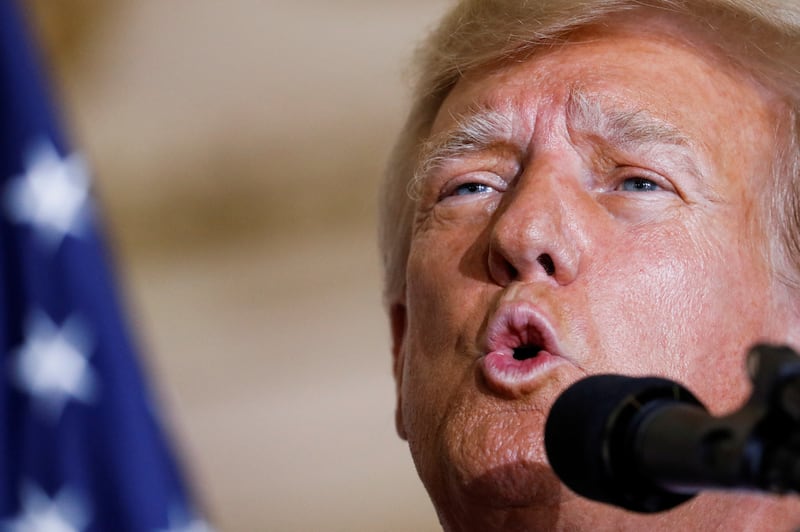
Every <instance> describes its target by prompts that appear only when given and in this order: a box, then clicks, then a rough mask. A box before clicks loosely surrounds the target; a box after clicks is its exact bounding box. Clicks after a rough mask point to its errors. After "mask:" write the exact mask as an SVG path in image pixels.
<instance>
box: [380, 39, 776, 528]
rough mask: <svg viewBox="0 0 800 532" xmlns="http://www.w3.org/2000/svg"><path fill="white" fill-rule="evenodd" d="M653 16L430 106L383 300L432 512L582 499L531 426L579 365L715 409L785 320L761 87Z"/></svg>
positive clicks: (402, 405)
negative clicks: (413, 190) (773, 268)
mask: <svg viewBox="0 0 800 532" xmlns="http://www.w3.org/2000/svg"><path fill="white" fill-rule="evenodd" d="M658 35H661V34H653V35H649V36H648V37H647V38H645V37H643V34H638V33H637V32H636V31H635V30H634V29H630V28H629V29H628V30H627V31H615V32H611V31H609V30H607V29H606V30H604V32H602V33H601V32H593V33H585V34H584V35H582V37H581V38H580V39H577V38H576V39H574V40H573V42H571V43H570V44H567V45H563V46H560V47H557V48H555V49H552V50H550V51H547V52H543V53H540V54H538V55H537V56H535V57H533V58H529V59H527V60H525V61H522V62H517V63H513V64H509V65H506V66H503V67H500V68H496V69H493V70H491V71H484V72H482V73H480V74H474V75H472V76H468V77H467V78H466V79H464V80H462V81H461V82H459V84H458V85H457V86H456V87H455V89H454V90H453V91H452V92H451V94H450V95H449V96H448V97H447V99H446V100H445V102H444V104H443V106H442V108H441V109H440V111H439V113H438V116H437V119H436V121H435V124H434V126H433V131H432V134H431V143H430V144H431V146H430V147H429V149H428V150H427V151H426V156H427V157H428V158H429V159H430V161H429V163H430V164H428V165H427V168H425V169H424V171H423V172H422V173H421V176H420V181H419V183H418V188H417V192H418V198H419V199H418V206H417V210H416V215H415V220H414V225H413V237H412V244H411V252H410V256H409V259H408V273H407V289H406V293H405V300H404V301H402V302H401V305H400V306H398V307H397V308H396V311H395V314H394V319H395V326H396V334H397V337H396V348H397V353H396V354H397V356H398V365H397V368H398V375H397V377H398V393H399V411H398V428H399V430H400V432H401V434H403V435H404V436H405V437H406V438H407V439H408V442H409V445H410V447H411V451H412V454H413V456H414V460H415V462H416V465H417V468H418V470H419V473H420V476H421V477H422V479H423V481H424V483H425V485H426V487H427V489H428V491H429V492H430V494H431V496H432V498H433V500H434V502H435V503H436V505H437V507H438V509H439V511H440V515H442V516H443V518H444V519H445V520H447V519H450V518H452V516H450V517H448V514H450V513H458V511H460V510H459V508H460V505H471V504H475V505H479V506H482V507H496V508H501V507H512V506H513V507H517V508H522V507H525V506H528V505H537V506H540V507H543V508H557V507H558V506H559V505H562V504H564V503H565V502H569V501H570V500H572V503H571V504H575V503H576V501H575V499H574V496H573V495H571V494H569V493H568V492H566V490H564V488H561V487H559V484H558V483H557V481H556V480H555V477H554V476H553V474H552V472H551V471H549V469H548V468H547V465H546V457H545V453H544V450H543V442H542V428H543V425H544V422H545V419H546V416H547V413H548V411H549V409H550V406H551V404H552V402H553V401H554V400H555V398H556V397H557V396H558V394H559V393H560V392H561V391H563V390H564V388H565V387H566V386H568V385H569V384H570V383H572V382H574V381H575V380H577V379H579V378H581V377H584V376H586V375H589V374H595V373H609V372H611V373H623V374H635V375H644V374H656V375H661V376H667V377H670V378H673V379H675V380H678V381H680V382H682V383H684V385H686V386H687V387H688V388H689V389H691V390H692V391H693V392H695V393H696V395H697V396H698V397H699V399H700V400H701V401H703V402H704V403H705V404H706V405H707V406H708V407H709V408H710V410H711V411H712V412H714V413H721V412H726V411H730V410H732V409H733V408H735V407H736V406H737V405H738V404H739V402H740V401H741V400H742V399H743V398H744V397H745V396H746V394H747V390H748V380H747V378H746V376H745V372H744V364H743V360H744V358H743V357H744V352H745V350H746V348H747V347H748V346H749V345H750V344H752V343H753V342H755V341H757V340H761V339H770V340H772V341H785V339H786V327H787V324H786V322H785V321H786V320H785V319H783V318H784V316H783V314H782V312H783V311H782V310H781V308H782V307H781V305H780V304H779V303H777V301H779V299H780V298H779V296H777V295H776V294H778V293H779V289H777V288H776V287H774V286H773V282H772V280H771V276H770V271H769V267H768V264H767V260H768V258H767V253H768V251H767V250H768V243H767V241H766V240H765V237H764V236H763V235H764V234H765V233H766V232H767V231H766V229H765V227H764V224H763V221H762V213H761V207H760V205H761V203H760V201H761V200H760V196H759V194H761V193H762V188H761V187H764V186H765V184H766V183H767V182H768V180H769V178H768V172H769V168H770V156H771V153H772V152H773V150H774V141H773V137H772V136H771V131H772V127H771V125H770V124H771V123H773V122H774V119H773V117H772V115H771V114H770V111H769V109H768V108H767V105H766V103H765V96H764V94H763V93H762V92H761V91H759V90H757V89H756V88H755V87H754V86H753V85H751V84H749V83H748V82H746V81H744V80H743V76H741V77H737V76H736V75H735V74H733V73H732V72H731V71H730V70H727V69H725V68H723V67H722V66H721V65H720V64H718V63H716V62H715V61H714V60H712V59H711V58H710V57H709V55H707V54H703V55H700V54H698V53H697V52H696V51H695V50H693V49H692V48H690V47H689V46H688V45H685V44H679V43H678V41H677V40H672V39H671V38H668V37H658ZM403 308H404V309H405V312H402V311H400V310H402V309H403ZM397 309H400V310H397ZM529 357H532V358H529ZM562 510H563V509H562ZM556 513H557V512H556Z"/></svg>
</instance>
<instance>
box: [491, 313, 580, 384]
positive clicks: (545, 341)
mask: <svg viewBox="0 0 800 532" xmlns="http://www.w3.org/2000/svg"><path fill="white" fill-rule="evenodd" d="M530 345H536V346H539V347H540V349H539V350H538V353H537V354H536V356H534V357H533V358H528V359H526V360H517V359H515V358H514V350H515V349H517V348H519V347H521V346H530ZM484 347H485V355H484V356H483V357H481V358H480V360H479V367H480V370H481V372H482V374H483V377H484V379H485V381H486V384H487V385H488V386H489V388H490V389H492V390H493V391H495V392H496V393H499V394H501V395H504V396H507V397H512V398H516V397H521V396H524V395H527V394H529V393H531V392H533V391H534V390H535V389H536V388H537V386H538V385H539V383H540V382H541V380H542V377H543V376H544V374H545V373H548V372H549V371H550V370H551V369H553V368H554V367H556V366H559V365H561V364H563V363H564V362H566V360H565V358H564V357H563V356H562V354H561V350H560V349H559V346H558V341H557V338H556V334H555V330H554V329H553V326H552V325H551V323H550V321H549V320H548V319H547V318H546V317H545V315H544V314H543V313H542V312H541V311H540V310H539V309H538V308H536V307H535V306H533V305H531V304H530V303H526V302H515V303H507V304H505V305H502V306H501V307H500V308H498V310H497V312H495V315H494V318H493V319H492V320H491V321H490V322H489V324H488V326H487V327H486V333H485V346H484Z"/></svg>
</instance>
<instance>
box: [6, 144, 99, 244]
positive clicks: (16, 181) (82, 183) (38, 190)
mask: <svg viewBox="0 0 800 532" xmlns="http://www.w3.org/2000/svg"><path fill="white" fill-rule="evenodd" d="M88 202H89V176H88V173H87V169H86V164H85V163H84V161H83V159H82V158H81V157H79V156H78V155H76V154H72V155H70V156H68V157H65V158H61V157H60V156H59V154H58V152H57V151H56V149H55V147H54V146H53V144H52V143H50V142H47V141H41V142H39V143H37V144H35V145H34V147H33V148H32V149H31V150H30V152H29V153H28V157H26V159H25V173H24V174H22V175H20V176H16V177H14V178H12V179H10V180H9V183H8V186H7V188H6V192H5V206H6V211H7V212H8V216H9V218H11V220H13V221H14V222H17V223H20V224H30V225H32V226H33V227H34V228H35V229H36V230H37V231H38V232H39V234H40V235H41V236H42V237H43V238H44V240H45V242H46V243H47V244H48V245H50V246H51V247H52V248H58V246H59V245H60V244H61V242H62V241H63V239H64V237H65V236H66V235H67V234H71V235H72V236H76V237H77V236H80V233H81V229H82V227H83V223H84V221H85V217H86V216H87V214H88V210H87V206H88Z"/></svg>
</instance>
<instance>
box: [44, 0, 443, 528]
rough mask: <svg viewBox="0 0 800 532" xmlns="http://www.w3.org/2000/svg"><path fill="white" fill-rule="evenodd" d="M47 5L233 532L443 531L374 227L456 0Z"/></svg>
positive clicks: (199, 468) (146, 299)
mask: <svg viewBox="0 0 800 532" xmlns="http://www.w3.org/2000/svg"><path fill="white" fill-rule="evenodd" d="M33 3H34V4H35V5H37V6H38V7H39V11H38V12H39V16H40V18H39V21H40V22H39V23H40V25H41V26H40V27H41V28H43V31H44V33H45V34H46V35H47V36H48V42H50V43H51V46H50V54H51V57H53V61H54V62H55V64H56V65H57V66H58V68H57V70H56V72H57V77H58V79H59V81H60V84H61V85H62V87H63V93H62V101H63V104H64V107H65V111H66V115H67V117H68V118H69V121H70V124H71V126H72V129H73V132H74V135H73V136H74V137H75V138H76V140H77V142H78V143H79V144H80V145H81V147H83V148H84V151H85V152H86V154H87V155H88V157H89V159H90V160H91V162H92V163H93V165H94V168H95V171H96V174H97V176H96V185H97V191H98V194H99V196H100V198H101V201H102V202H103V205H104V207H105V210H106V219H107V221H108V222H109V230H110V232H111V235H112V237H113V239H114V242H115V244H116V245H115V252H116V256H117V259H118V263H119V273H120V277H121V279H122V281H123V282H124V285H125V288H126V290H127V293H128V296H129V297H128V303H129V306H130V309H131V312H132V316H133V321H134V324H135V326H136V327H137V332H138V335H139V337H140V339H141V343H142V345H143V351H144V352H145V355H146V357H147V362H148V364H149V365H150V367H151V369H152V370H153V374H154V376H155V377H156V379H157V383H158V385H159V388H160V390H161V393H162V396H163V400H164V403H165V405H166V406H167V407H168V410H169V413H170V415H171V419H172V420H173V430H174V432H175V433H176V436H177V438H178V440H179V443H180V446H181V447H182V449H183V451H184V455H185V458H186V460H187V462H188V463H189V465H190V466H191V469H192V472H193V475H194V477H195V480H196V483H197V485H198V487H199V488H200V490H201V491H202V493H203V494H204V497H205V499H206V502H207V504H208V506H209V509H210V512H211V514H212V516H213V518H214V519H215V521H216V523H217V524H218V526H219V528H220V529H221V530H230V531H256V530H399V531H402V530H408V531H411V530H435V529H436V528H437V526H436V520H435V517H434V516H433V512H432V509H431V508H430V504H429V502H428V500H427V497H426V496H425V493H424V491H423V488H422V487H421V485H420V484H419V482H418V480H417V478H416V475H415V473H414V470H413V465H412V463H411V460H410V458H409V456H408V452H407V449H406V446H405V444H404V443H402V442H401V441H400V440H399V439H397V438H396V436H395V434H394V429H393V425H392V422H393V413H392V411H393V401H394V397H393V384H392V381H391V376H390V365H389V352H388V332H387V327H386V324H385V319H384V316H383V313H382V310H381V308H380V298H379V292H380V287H379V272H378V264H377V253H376V251H375V246H374V243H373V240H374V238H373V236H374V232H375V230H374V225H375V207H374V197H375V194H376V185H377V179H378V176H379V174H380V171H381V166H382V164H383V161H384V159H385V157H386V155H387V152H388V149H389V146H390V144H391V139H392V137H393V135H394V134H395V132H396V131H397V129H398V128H399V125H400V122H401V120H402V113H403V110H404V108H405V106H406V85H405V83H404V81H403V78H402V68H403V66H404V65H405V61H406V59H407V58H408V56H409V54H410V53H411V50H412V47H413V44H414V43H415V42H416V41H418V40H419V39H420V38H421V36H422V35H423V34H424V31H425V29H426V28H429V27H430V26H431V24H432V23H433V21H434V20H435V19H436V18H437V17H438V16H439V14H440V13H441V12H442V11H443V10H444V8H445V5H446V3H447V2H445V1H444V0H436V1H431V0H425V1H423V0H417V1H410V0H404V1H403V2H376V1H371V0H342V1H338V2H330V1H324V0H311V1H308V2H302V3H301V2H292V1H290V0H265V1H258V0H237V1H221V0H170V1H167V2H165V1H163V0H118V1H115V2H104V1H101V0H98V1H87V0H84V1H81V2H74V3H71V2H64V3H63V4H70V5H71V7H69V8H65V7H63V4H62V3H53V2H48V1H46V0H43V1H39V2H33ZM59 4H61V6H59ZM48 6H49V7H48Z"/></svg>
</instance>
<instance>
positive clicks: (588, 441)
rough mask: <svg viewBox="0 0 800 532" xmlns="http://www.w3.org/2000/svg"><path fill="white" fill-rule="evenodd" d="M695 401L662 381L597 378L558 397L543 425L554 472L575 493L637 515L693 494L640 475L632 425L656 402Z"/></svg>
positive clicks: (675, 384) (672, 504)
mask: <svg viewBox="0 0 800 532" xmlns="http://www.w3.org/2000/svg"><path fill="white" fill-rule="evenodd" d="M661 400H667V401H687V402H691V403H693V404H699V403H698V401H697V399H695V397H694V396H693V395H692V394H691V393H690V392H689V391H688V390H686V389H685V388H683V387H682V386H680V385H679V384H677V383H675V382H673V381H670V380H667V379H662V378H658V377H645V378H634V377H625V376H622V375H595V376H592V377H587V378H585V379H583V380H581V381H578V382H577V383H575V384H573V385H572V386H571V387H569V388H567V390H566V391H564V393H562V394H561V396H560V397H559V398H558V399H556V402H555V403H554V404H553V408H552V409H551V410H550V415H549V416H548V417H547V423H546V425H545V448H546V450H547V458H548V460H549V461H550V465H551V467H552V468H553V471H555V473H556V474H557V475H558V476H559V478H561V481H562V482H563V483H564V484H566V485H567V486H568V487H569V488H570V489H571V490H572V491H574V492H575V493H577V494H579V495H582V496H584V497H587V498H589V499H593V500H596V501H600V502H605V503H608V504H613V505H615V506H620V507H622V508H625V509H627V510H632V511H636V512H645V513H650V512H658V511H662V510H667V509H670V508H673V507H675V506H677V505H678V504H681V503H682V502H685V501H686V500H688V499H690V498H691V497H692V496H693V495H691V494H689V495H687V494H677V493H673V492H669V491H666V490H664V489H662V488H661V487H659V486H657V485H655V484H654V483H652V482H650V481H649V480H648V479H646V478H644V477H642V476H641V475H639V474H638V472H637V468H636V460H635V456H634V451H633V448H632V445H630V443H631V441H630V440H631V437H630V436H631V431H634V430H635V427H632V425H635V424H636V420H635V417H636V414H637V413H639V411H640V410H641V408H642V406H643V405H645V404H647V403H651V402H652V401H661Z"/></svg>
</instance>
